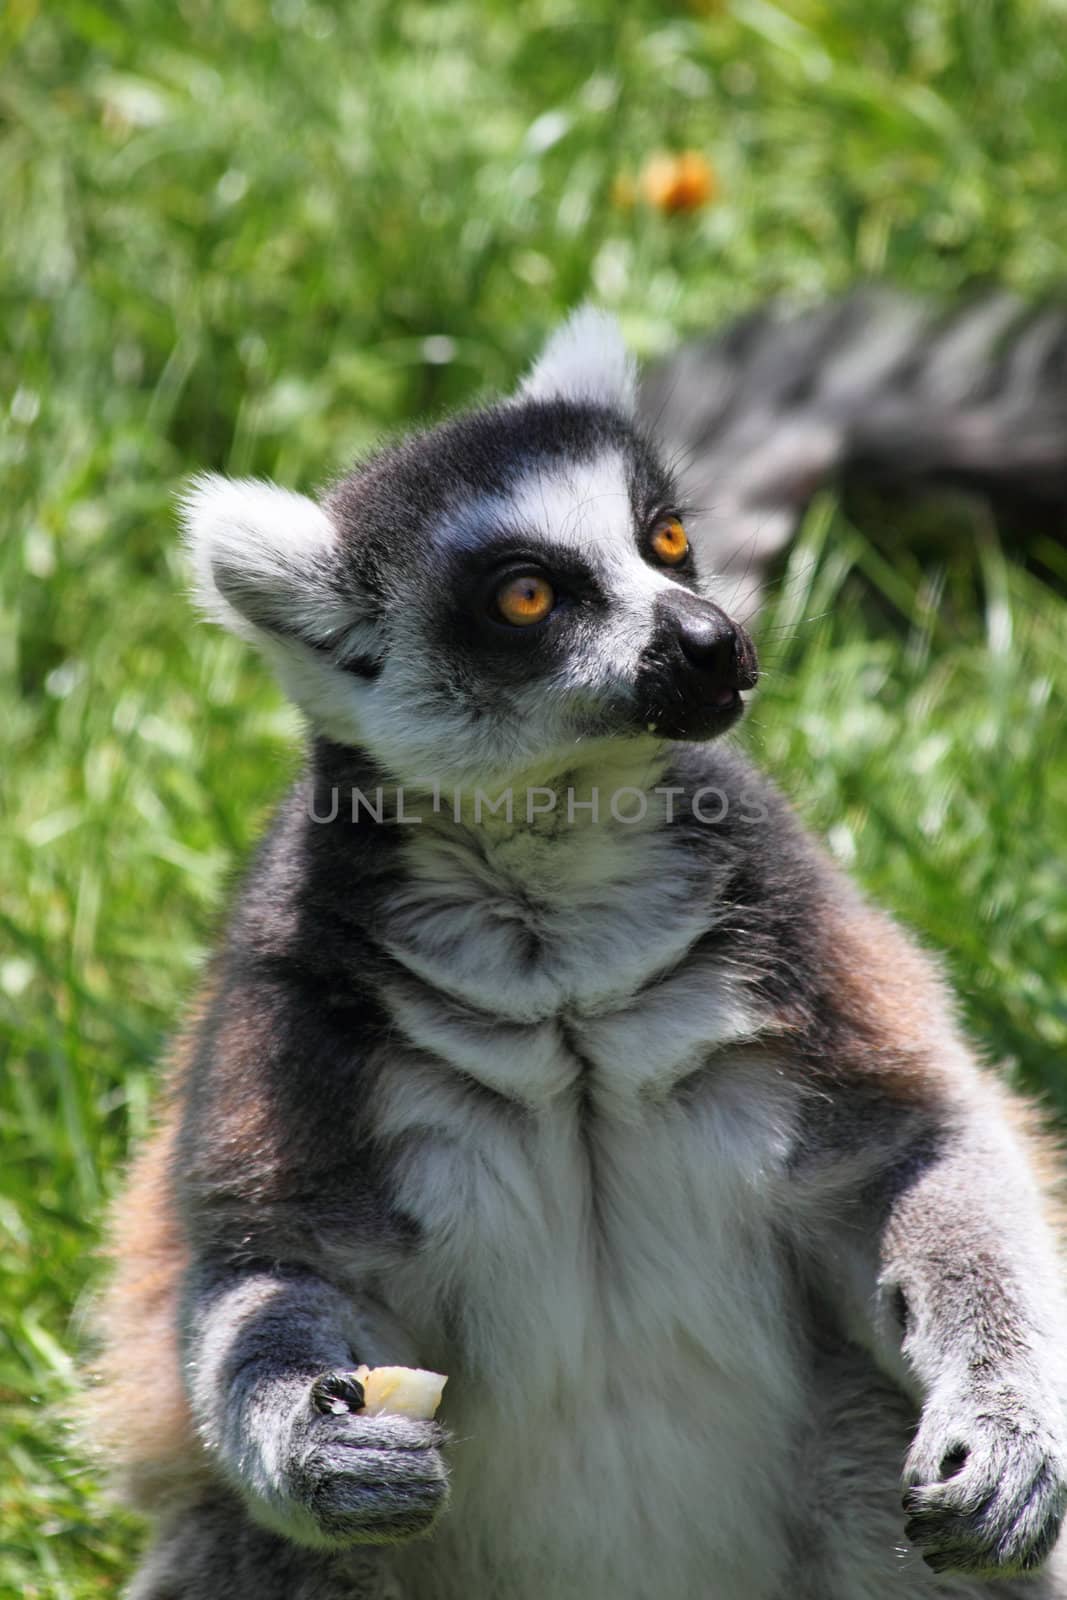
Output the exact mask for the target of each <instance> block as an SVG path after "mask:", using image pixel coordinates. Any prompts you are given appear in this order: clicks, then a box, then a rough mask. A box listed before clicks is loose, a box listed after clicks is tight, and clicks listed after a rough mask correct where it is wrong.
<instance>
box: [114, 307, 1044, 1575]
mask: <svg viewBox="0 0 1067 1600" xmlns="http://www.w3.org/2000/svg"><path fill="white" fill-rule="evenodd" d="M660 409H662V408H660ZM770 445H773V440H772V441H770ZM769 447H770V446H769ZM742 453H743V452H740V451H738V452H735V460H736V459H738V458H739V457H740V455H741V454H742ZM738 503H739V504H741V501H740V500H739V502H738ZM186 520H187V526H188V532H189V541H190V544H191V548H192V551H193V555H194V558H195V563H196V567H197V572H198V583H199V589H200V595H201V599H202V602H203V604H204V606H205V607H206V609H207V610H208V612H209V613H210V614H211V615H213V616H214V617H216V618H217V619H218V620H220V621H221V622H223V623H224V624H225V625H227V626H229V627H231V628H233V629H234V630H235V631H237V632H238V633H240V634H242V635H243V636H245V637H246V638H249V639H251V640H252V641H253V642H254V643H255V644H256V645H257V646H259V648H260V649H261V650H262V651H263V652H264V654H265V655H266V656H267V658H268V659H269V660H270V662H271V663H272V665H273V666H274V667H275V669H276V670H277V672H278V674H279V675H280V677H281V679H282V681H283V683H284V684H285V686H286V688H287V689H288V691H289V692H290V694H291V695H292V696H293V698H294V699H295V700H296V702H297V703H298V704H299V705H300V706H301V707H302V708H303V710H304V711H305V713H306V714H307V717H308V720H309V722H310V724H311V728H312V736H311V739H310V742H309V748H308V756H307V764H306V768H305V771H304V773H303V775H302V776H301V777H300V779H299V781H298V782H297V783H296V785H295V787H294V788H293V790H292V792H291V794H290V795H289V797H288V798H287V799H286V800H285V801H284V802H283V803H282V805H281V807H280V809H279V811H278V814H277V816H276V819H275V821H274V824H273V826H272V827H271V829H270V831H269V834H268V836H267V838H266V839H265V841H264V842H263V844H262V846H261V848H260V850H259V852H258V854H257V856H256V858H255V861H254V863H253V865H252V867H251V869H250V871H249V872H248V874H247V877H246V880H245V883H244V886H243V888H242V890H241V892H240V894H239V896H238V898H237V902H236V906H235V908H234V912H233V915H232V918H231V921H230V925H229V929H228V932H227V934H226V937H225V940H224V941H223V944H222V947H221V949H220V950H219V952H218V954H217V957H216V959H215V961H214V964H213V966H212V969H211V972H210V975H209V978H208V981H207V985H206V989H205V993H204V997H203V999H202V1001H201V1004H200V1007H199V1010H198V1012H197V1015H196V1017H195V1018H194V1020H193V1022H192V1024H191V1026H190V1029H189V1032H188V1037H187V1040H186V1043H185V1045H184V1047H183V1049H182V1051H181V1052H180V1056H179V1060H178V1062H177V1064H176V1066H175V1069H174V1072H173V1075H172V1078H171V1084H170V1094H169V1098H168V1102H167V1105H166V1108H165V1110H164V1113H163V1117H162V1120H161V1124H160V1127H159V1131H158V1132H157V1134H156V1136H155V1137H154V1139H153V1140H152V1142H151V1143H150V1144H149V1147H148V1149H147V1150H146V1151H145V1153H144V1154H143V1155H142V1157H141V1160H140V1162H139V1164H138V1166H137V1168H136V1170H135V1173H134V1176H133V1180H132V1184H131V1187H130V1189H129V1192H128V1195H127V1197H126V1199H125V1201H124V1203H123V1206H122V1209H121V1212H120V1216H119V1219H118V1232H117V1236H116V1256H117V1268H116V1277H115V1282H114V1286H113V1288H112V1291H111V1295H110V1298H109V1300H108V1302H107V1305H106V1307H105V1319H104V1320H105V1326H106V1330H107V1334H108V1343H107V1347H106V1349H105V1351H104V1357H103V1369H104V1378H105V1381H104V1385H103V1388H102V1389H101V1391H100V1393H99V1395H98V1405H97V1416H98V1428H99V1430H100V1432H101V1434H102V1435H106V1436H107V1437H108V1438H109V1439H110V1440H111V1443H112V1447H113V1449H114V1450H115V1452H116V1454H117V1456H118V1458H119V1459H120V1461H121V1462H122V1463H123V1464H124V1466H125V1469H126V1475H127V1477H128V1478H129V1480H130V1481H131V1482H132V1483H133V1485H134V1487H135V1488H136V1490H137V1491H138V1492H139V1494H140V1497H141V1499H142V1501H144V1502H147V1503H150V1504H152V1505H153V1506H154V1507H155V1508H156V1509H157V1511H158V1512H159V1513H160V1515H161V1519H162V1521H161V1527H160V1532H159V1536H158V1539H157V1542H156V1545H155V1547H154V1549H153V1551H152V1552H151V1553H150V1554H149V1556H148V1557H147V1560H146V1562H145V1565H144V1566H143V1568H142V1570H141V1573H140V1575H139V1577H138V1578H137V1579H136V1580H135V1582H134V1587H133V1590H132V1594H133V1595H134V1596H135V1597H136V1600H178V1597H181V1600H219V1597H221V1596H226V1597H229V1600H283V1597H284V1600H301V1597H303V1600H312V1597H314V1600H346V1597H347V1600H352V1597H355V1596H384V1595H400V1596H403V1597H406V1600H472V1597H478V1600H504V1597H507V1600H548V1597H553V1600H556V1597H559V1600H568V1597H572V1600H579V1597H580V1600H698V1597H708V1600H711V1597H714V1600H787V1597H788V1600H795V1597H803V1596H808V1597H809V1600H890V1597H892V1600H914V1597H917V1596H919V1595H922V1594H926V1593H927V1592H929V1591H932V1590H934V1589H937V1590H938V1591H939V1592H946V1593H950V1594H952V1595H955V1596H958V1597H965V1596H967V1597H972V1600H974V1597H978V1596H983V1595H986V1594H987V1593H989V1594H992V1593H993V1589H992V1588H989V1587H988V1584H989V1581H990V1579H991V1578H992V1577H993V1576H995V1575H998V1574H1000V1575H1004V1574H1008V1576H1007V1577H1006V1578H1004V1577H1003V1576H1001V1579H1000V1582H999V1583H998V1584H997V1585H995V1589H996V1593H997V1594H999V1595H1001V1596H1004V1597H1007V1596H1009V1595H1015V1594H1018V1595H1020V1596H1022V1595H1024V1594H1025V1595H1028V1596H1030V1597H1031V1600H1041V1597H1045V1600H1048V1597H1050V1596H1054V1595H1059V1596H1064V1595H1067V1575H1064V1565H1063V1562H1062V1561H1061V1564H1060V1566H1059V1568H1057V1567H1056V1566H1055V1563H1056V1562H1057V1561H1059V1560H1060V1557H1059V1556H1058V1555H1056V1554H1054V1555H1053V1556H1052V1564H1051V1565H1050V1566H1047V1567H1046V1568H1045V1569H1044V1571H1043V1572H1042V1573H1041V1574H1039V1575H1037V1576H1032V1577H1029V1578H1026V1579H1023V1578H1022V1577H1018V1576H1017V1577H1012V1576H1011V1575H1012V1574H1017V1575H1018V1574H1022V1573H1024V1572H1026V1571H1027V1570H1028V1569H1031V1568H1034V1567H1036V1566H1037V1565H1038V1564H1039V1563H1041V1562H1042V1561H1043V1560H1044V1558H1046V1557H1047V1556H1048V1555H1049V1552H1050V1550H1051V1549H1052V1546H1053V1544H1054V1541H1055V1538H1056V1533H1057V1530H1058V1526H1059V1523H1060V1518H1061V1515H1062V1513H1063V1509H1064V1501H1065V1495H1067V1434H1065V1426H1064V1418H1063V1414H1062V1410H1061V1398H1062V1395H1063V1384H1064V1372H1063V1344H1064V1315H1063V1298H1062V1291H1061V1284H1060V1277H1059V1270H1058V1266H1057V1261H1056V1251H1055V1245H1054V1238H1053V1231H1052V1223H1051V1221H1050V1217H1049V1202H1048V1198H1047V1190H1048V1182H1047V1178H1046V1175H1045V1171H1044V1168H1043V1167H1042V1164H1041V1163H1042V1155H1041V1148H1040V1144H1039V1142H1038V1140H1037V1136H1036V1135H1035V1134H1034V1133H1033V1132H1032V1131H1031V1130H1030V1129H1029V1127H1028V1119H1027V1116H1026V1114H1025V1112H1024V1110H1023V1109H1022V1108H1020V1106H1019V1105H1018V1104H1017V1103H1016V1102H1015V1101H1014V1100H1013V1099H1012V1098H1011V1097H1009V1096H1008V1095H1007V1093H1006V1092H1005V1091H1004V1090H1003V1089H1002V1088H1001V1087H1000V1086H999V1085H998V1084H997V1083H996V1082H995V1081H993V1080H992V1079H990V1078H989V1077H987V1076H986V1075H984V1074H983V1073H982V1072H981V1071H979V1070H978V1068H977V1067H976V1066H975V1063H974V1060H973V1058H972V1056H971V1055H970V1054H969V1052H968V1049H967V1046H966V1045H965V1043H964V1042H963V1040H962V1039H961V1038H960V1035H959V1033H958V1032H957V1029H956V1027H955V1024H954V1021H953V1013H952V1006H951V1004H950V1002H949V1000H948V998H947V996H946V994H945V992H944V989H943V987H942V984H941V981H940V979H939V977H938V974H937V972H936V970H935V969H934V967H933V965H932V963H931V962H930V961H929V960H928V959H927V958H926V957H925V956H924V955H922V954H920V953H919V952H918V951H917V950H916V949H915V948H914V946H913V945H912V944H911V943H910V942H909V941H908V939H907V938H906V937H905V936H904V935H903V934H902V933H901V932H900V930H899V929H898V928H897V927H896V926H894V924H893V923H892V922H891V921H889V920H888V919H887V918H886V917H885V916H883V915H882V914H881V913H880V912H878V911H876V910H875V909H874V908H872V907H871V906H870V905H868V904H867V903H866V902H865V901H864V900H863V899H862V898H861V897H860V896H859V894H858V893H856V892H855V890H854V889H853V888H852V887H851V886H850V884H849V883H848V881H847V880H845V879H843V878H842V876H841V875H840V874H839V873H838V872H837V870H836V869H835V868H834V867H833V866H832V864H831V863H830V862H829V860H828V859H827V858H826V856H825V855H824V854H823V853H822V851H821V850H820V849H819V847H818V846H817V845H816V844H815V843H813V842H812V840H811V839H809V838H808V837H807V836H806V835H805V833H804V832H803V831H802V830H801V828H800V827H799V825H798V824H797V822H796V821H795V820H794V818H793V817H792V815H791V814H790V811H789V809H788V807H787V806H786V805H785V803H784V802H783V801H782V800H781V798H780V797H779V796H778V795H777V794H776V792H775V791H774V790H773V789H772V788H771V786H770V785H769V784H768V783H767V782H766V781H765V780H764V779H763V778H761V777H760V776H759V775H758V774H757V773H756V772H754V771H753V770H752V769H751V768H750V767H749V765H748V764H747V762H746V761H745V760H744V759H743V758H742V757H741V756H740V755H739V754H738V753H736V752H735V751H734V750H731V749H730V748H728V747H725V746H724V745H723V744H721V743H718V742H714V740H715V736H716V735H718V734H720V733H722V732H724V731H725V730H726V729H727V728H728V727H729V726H730V725H731V724H732V723H733V722H734V721H735V719H736V717H737V716H738V714H739V712H740V710H741V704H742V695H743V693H744V692H745V691H746V690H747V689H748V688H749V687H750V686H751V685H752V684H753V683H754V681H755V676H756V665H755V656H754V653H753V649H752V645H751V643H750V641H749V639H748V637H747V635H746V634H745V632H744V630H743V628H742V627H741V626H739V625H738V623H736V622H734V621H732V620H731V619H730V618H729V617H728V616H727V615H726V613H725V612H724V610H722V609H721V608H720V605H719V604H717V603H716V598H715V595H716V593H717V592H718V591H717V590H716V588H715V585H714V582H711V581H709V580H708V579H706V577H705V576H704V575H703V574H702V572H701V567H700V562H699V560H698V559H697V558H696V557H695V556H694V553H693V549H692V546H691V545H690V543H689V541H688V538H687V534H686V531H685V527H686V507H685V505H684V503H683V499H682V495H681V490H680V488H679V485H678V483H677V482H676V481H675V479H674V478H673V477H672V475H671V473H670V472H669V471H668V470H667V469H666V467H665V465H664V461H663V458H662V456H661V453H660V451H659V450H658V448H657V446H656V444H655V442H654V440H653V438H652V437H651V435H650V433H649V432H648V431H647V429H646V428H645V426H643V425H642V424H641V423H640V422H639V421H637V420H635V391H634V377H633V372H632V369H631V364H630V361H629V359H628V357H627V355H626V353H625V350H624V349H623V348H622V346H621V344H620V342H619V340H618V337H617V334H616V333H615V332H614V331H613V329H612V325H611V324H610V323H609V322H608V321H607V320H606V319H604V318H602V317H600V316H598V315H597V314H595V313H592V312H586V313H582V314H579V315H578V317H577V318H575V319H574V320H572V321H571V322H570V323H569V324H568V325H567V326H566V327H565V328H564V329H563V330H562V331H561V332H560V333H559V334H558V335H557V336H556V337H555V338H553V339H552V340H551V341H550V343H549V344H548V346H547V348H546V350H545V352H544V354H543V355H542V357H541V359H540V360H539V362H538V363H537V365H536V367H535V368H534V370H533V372H532V374H531V375H530V377H529V378H528V379H527V380H526V382H525V383H524V384H523V385H522V387H521V388H520V390H519V391H518V393H517V394H516V395H515V396H514V397H513V398H511V399H509V400H507V401H505V402H504V403H502V404H499V405H496V406H492V407H489V408H487V409H484V410H480V411H475V412H472V413H471V414H469V415H465V416H461V417H458V418H456V419H454V420H451V421H447V422H445V423H443V424H441V425H439V426H438V427H435V428H433V429H431V430H429V431H428V432H425V433H421V434H418V435H416V436H414V437H412V438H410V439H408V440H407V441H406V442H404V443H401V444H398V445H395V446H393V447H390V448H386V449H384V450H383V451H381V453H379V454H378V455H376V456H375V457H373V458H372V459H371V460H369V461H368V462H367V463H366V464H365V465H363V466H361V467H359V468H358V469H357V470H356V471H355V472H353V473H352V475H351V476H349V477H347V478H346V479H344V480H343V481H342V482H341V483H339V484H338V485H337V486H336V487H335V488H334V489H333V490H332V491H331V492H330V493H329V494H328V495H327V496H326V497H325V498H324V500H323V501H322V503H321V504H317V503H314V502H312V501H311V500H308V499H305V498H303V497H302V496H300V495H295V494H290V493H287V492H285V491H283V490H281V489H277V488H274V487H272V486H270V485H266V484H251V483H227V482H224V481H222V480H219V479H214V478H212V479H205V480H202V481H201V482H200V483H199V484H198V485H197V486H196V487H195V488H194V490H193V491H192V493H191V494H190V496H189V499H188V502H187V505H186ZM720 598H721V595H720ZM361 1362H366V1363H369V1364H371V1365H375V1364H379V1363H408V1364H411V1365H420V1366H426V1367H431V1368H434V1369H436V1370H438V1371H440V1372H442V1373H446V1374H448V1388H447V1390H446V1400H445V1404H444V1407H443V1412H442V1421H443V1424H444V1428H445V1429H447V1433H445V1432H444V1431H442V1428H441V1427H439V1426H438V1425H437V1424H435V1423H429V1422H420V1421H413V1420H410V1419H405V1418H389V1417H373V1418H368V1417H366V1416H361V1415H359V1414H358V1413H356V1412H351V1411H350V1412H347V1413H344V1414H335V1410H334V1409H332V1408H331V1407H329V1406H326V1407H322V1405H321V1399H320V1397H321V1396H322V1394H323V1393H324V1391H325V1390H327V1389H328V1390H329V1391H330V1392H331V1393H332V1392H333V1391H334V1389H335V1388H336V1385H337V1384H338V1383H343V1381H344V1375H345V1374H346V1373H349V1372H351V1370H352V1369H353V1368H354V1367H355V1366H356V1365H357V1363H361ZM449 1486H450V1492H449ZM902 1495H903V1505H902V1503H901V1498H902ZM446 1502H450V1503H447V1504H446ZM1057 1572H1058V1574H1059V1575H1058V1576H1057ZM938 1574H955V1575H956V1576H955V1577H950V1578H941V1577H939V1576H938ZM946 1585H947V1587H946Z"/></svg>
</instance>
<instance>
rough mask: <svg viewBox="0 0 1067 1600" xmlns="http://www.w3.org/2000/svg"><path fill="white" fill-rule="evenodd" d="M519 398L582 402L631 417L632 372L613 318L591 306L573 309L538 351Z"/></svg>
mask: <svg viewBox="0 0 1067 1600" xmlns="http://www.w3.org/2000/svg"><path fill="white" fill-rule="evenodd" d="M519 398H520V399H523V400H578V401H581V400H585V401H588V402H591V403H592V404H593V405H600V406H609V407H610V408H611V409H612V410H613V411H622V412H624V413H625V414H626V415H627V416H630V415H632V413H633V411H634V409H635V407H636V404H637V370H636V367H635V365H634V359H633V357H632V356H631V354H630V352H629V350H627V348H626V344H625V341H624V340H623V337H622V330H621V328H620V327H619V324H618V323H617V322H616V320H615V318H614V317H612V316H609V315H608V313H607V312H606V311H597V310H596V309H595V307H593V306H582V307H581V309H580V310H578V311H576V312H574V314H573V316H571V317H569V318H568V319H567V321H566V322H565V323H564V324H563V326H562V327H561V328H557V330H556V332H555V333H554V334H553V335H552V337H551V338H550V339H549V341H548V343H547V344H546V345H545V347H544V349H543V350H542V351H541V354H540V355H539V356H538V358H537V360H536V362H535V363H534V366H533V370H532V371H531V372H530V374H529V376H528V377H527V378H526V379H525V380H524V382H523V383H522V385H521V387H520V389H519Z"/></svg>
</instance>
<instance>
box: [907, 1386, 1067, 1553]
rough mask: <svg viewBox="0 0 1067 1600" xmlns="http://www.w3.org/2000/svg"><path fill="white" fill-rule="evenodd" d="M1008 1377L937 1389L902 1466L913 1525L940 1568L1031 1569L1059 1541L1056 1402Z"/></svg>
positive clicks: (1066, 1462) (1066, 1499)
mask: <svg viewBox="0 0 1067 1600" xmlns="http://www.w3.org/2000/svg"><path fill="white" fill-rule="evenodd" d="M1035 1389H1036V1385H1032V1384H1029V1383H1027V1382H1025V1381H1024V1382H1020V1383H1014V1382H1012V1381H1005V1380H1001V1381H999V1382H996V1383H993V1384H991V1385H989V1386H988V1387H986V1388H984V1389H983V1390H981V1391H974V1390H970V1391H969V1390H966V1389H964V1390H962V1391H960V1390H953V1391H951V1392H949V1391H946V1392H945V1393H944V1394H942V1395H938V1394H935V1395H934V1396H933V1397H932V1398H931V1400H930V1401H929V1402H928V1404H927V1405H926V1407H925V1408H924V1410H923V1415H922V1419H921V1421H920V1424H919V1430H918V1432H917V1434H916V1436H915V1441H914V1444H913V1445H912V1448H911V1451H910V1453H909V1455H908V1460H907V1463H906V1465H905V1468H904V1484H905V1491H906V1492H905V1494H904V1509H905V1511H906V1512H908V1514H909V1519H910V1520H909V1521H908V1523H907V1527H906V1529H905V1532H906V1535H907V1538H908V1540H909V1541H910V1542H911V1543H913V1544H915V1545H916V1546H917V1547H918V1549H919V1550H920V1552H921V1553H922V1555H923V1559H924V1560H925V1561H926V1564H927V1565H928V1566H929V1567H932V1568H933V1570H934V1571H935V1572H968V1573H986V1574H994V1573H1005V1572H1008V1573H1010V1572H1025V1571H1029V1570H1030V1569H1032V1568H1033V1567H1036V1566H1038V1565H1039V1564H1040V1563H1041V1562H1042V1561H1043V1560H1044V1558H1045V1556H1047V1555H1048V1553H1049V1551H1050V1550H1051V1549H1052V1546H1053V1544H1054V1543H1055V1541H1056V1535H1057V1533H1058V1532H1059V1528H1060V1523H1061V1521H1062V1519H1063V1514H1064V1507H1065V1504H1067V1451H1065V1449H1064V1442H1063V1437H1062V1422H1061V1418H1060V1413H1059V1407H1058V1405H1057V1403H1056V1401H1055V1399H1054V1398H1053V1397H1051V1396H1049V1397H1048V1398H1047V1399H1044V1398H1043V1397H1041V1396H1040V1395H1039V1394H1037V1393H1035V1392H1034V1390H1035Z"/></svg>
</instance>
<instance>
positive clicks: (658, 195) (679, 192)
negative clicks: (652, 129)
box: [638, 150, 719, 215]
mask: <svg viewBox="0 0 1067 1600" xmlns="http://www.w3.org/2000/svg"><path fill="white" fill-rule="evenodd" d="M638 181H639V187H640V190H641V194H642V196H643V197H644V199H645V200H646V201H647V202H648V204H649V205H650V206H655V208H656V210H657V211H665V212H667V213H669V214H672V215H673V214H674V213H675V212H678V211H696V210H697V208H698V207H700V206H704V205H707V204H708V203H709V202H710V201H712V200H714V199H716V197H717V196H718V193H719V179H718V176H717V174H716V171H715V168H714V167H713V166H712V164H711V162H710V161H709V160H708V158H707V157H706V156H702V155H701V154H700V151H699V150H682V151H681V152H680V153H679V154H677V155H669V154H667V153H666V152H664V153H661V154H659V155H654V156H649V158H648V160H647V161H646V162H645V164H644V166H643V167H642V168H641V176H640V179H639V180H638Z"/></svg>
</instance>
